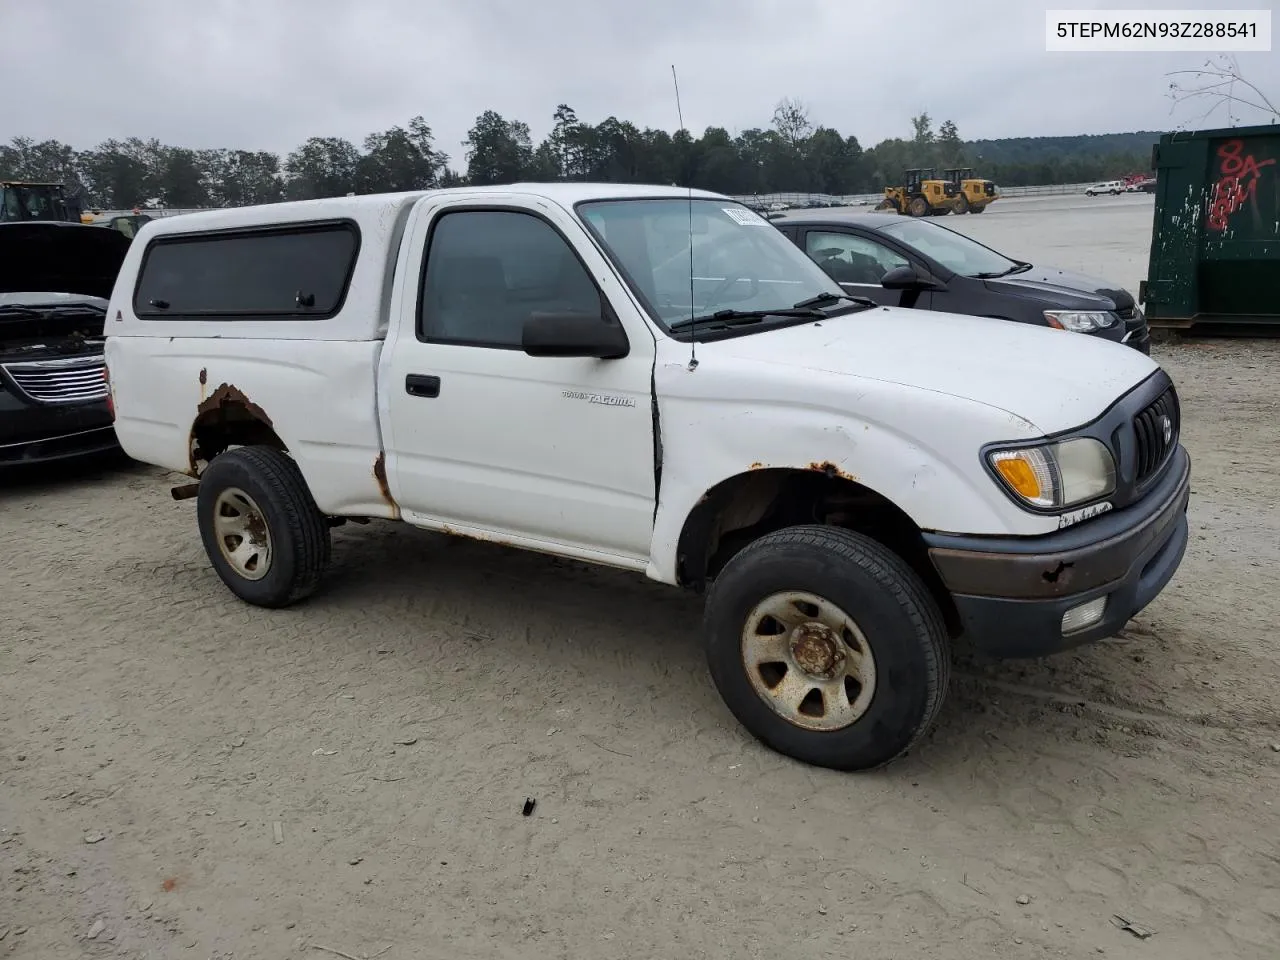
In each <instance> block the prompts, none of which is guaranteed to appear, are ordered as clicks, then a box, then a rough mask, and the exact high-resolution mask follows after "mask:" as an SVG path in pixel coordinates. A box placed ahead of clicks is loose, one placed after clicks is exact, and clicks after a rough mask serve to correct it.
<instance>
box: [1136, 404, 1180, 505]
mask: <svg viewBox="0 0 1280 960" xmlns="http://www.w3.org/2000/svg"><path fill="white" fill-rule="evenodd" d="M1179 419H1180V418H1179V408H1178V394H1177V391H1175V390H1174V389H1173V387H1172V386H1170V387H1169V389H1168V390H1166V391H1165V392H1164V393H1162V394H1161V395H1160V396H1159V398H1157V399H1156V401H1155V402H1154V403H1152V404H1150V405H1149V406H1148V407H1146V409H1144V410H1143V411H1142V412H1141V413H1139V414H1138V415H1137V416H1136V417H1134V418H1133V432H1134V436H1135V438H1136V440H1137V451H1138V471H1137V476H1136V478H1135V480H1136V482H1137V483H1138V485H1139V486H1141V485H1142V484H1143V483H1145V482H1146V481H1147V480H1149V479H1151V477H1153V476H1154V475H1155V474H1156V473H1157V472H1158V471H1159V470H1160V468H1161V467H1163V466H1164V465H1165V463H1167V462H1168V460H1169V457H1170V455H1171V454H1172V453H1173V451H1174V448H1175V447H1177V445H1178V429H1179V426H1180V423H1179Z"/></svg>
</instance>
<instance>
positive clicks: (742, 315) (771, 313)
mask: <svg viewBox="0 0 1280 960" xmlns="http://www.w3.org/2000/svg"><path fill="white" fill-rule="evenodd" d="M767 317H813V319H815V320H825V319H826V317H827V315H826V314H825V313H823V312H822V311H821V310H819V309H818V308H817V307H781V308H779V309H777V310H717V311H716V312H715V313H709V314H707V315H706V316H705V317H689V318H688V319H686V320H677V321H676V322H675V323H670V324H668V325H667V329H668V330H670V331H671V332H672V333H676V332H678V331H680V330H689V329H692V328H693V327H695V326H699V327H700V326H702V325H703V324H706V325H707V326H709V327H738V326H745V325H746V324H749V323H759V322H760V321H762V320H764V319H766V318H767Z"/></svg>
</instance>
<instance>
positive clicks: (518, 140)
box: [0, 99, 1159, 209]
mask: <svg viewBox="0 0 1280 960" xmlns="http://www.w3.org/2000/svg"><path fill="white" fill-rule="evenodd" d="M552 121H553V124H552V128H551V132H550V133H549V134H548V136H547V137H546V138H545V139H544V140H542V142H541V143H537V144H535V143H534V141H533V137H532V135H531V134H530V130H529V126H528V124H526V123H524V122H522V121H519V120H508V119H506V118H504V117H503V116H501V115H500V114H498V113H497V112H495V111H493V110H486V111H485V112H484V113H482V114H480V116H478V117H477V118H476V120H475V124H474V125H473V126H472V127H471V129H470V131H469V132H468V135H467V140H466V142H465V144H464V155H463V157H462V158H461V162H460V163H458V164H453V162H452V160H451V158H450V157H449V156H448V155H447V154H446V153H444V152H443V151H441V150H440V149H439V148H438V147H437V144H436V140H435V135H434V134H433V132H432V130H431V127H430V126H429V125H428V124H427V122H426V120H425V119H424V118H422V117H420V116H419V117H414V118H413V119H412V120H410V121H409V122H408V124H406V125H405V126H394V127H392V128H391V129H389V130H385V131H382V132H381V133H373V134H370V135H369V136H367V137H365V138H364V141H363V142H362V143H361V144H360V145H357V144H355V143H352V142H351V141H349V140H345V139H342V138H340V137H312V138H310V139H309V140H307V141H306V142H305V143H303V144H302V145H300V146H299V147H298V148H297V149H296V150H293V151H291V152H290V153H288V154H286V155H285V156H283V157H281V156H279V155H278V154H275V153H271V152H268V151H261V150H256V151H255V150H237V149H221V150H193V149H189V148H186V147H175V146H168V145H166V144H162V143H160V142H159V141H158V140H154V139H153V140H143V139H140V138H137V137H131V138H128V139H124V140H107V141H105V142H103V143H100V144H99V145H98V146H96V147H94V148H93V149H90V150H76V149H75V148H73V147H72V146H70V145H68V144H65V143H61V142H58V141H56V140H47V141H43V142H36V141H34V140H32V139H30V138H25V137H16V138H15V139H13V140H12V141H11V142H10V143H9V144H7V145H3V146H0V177H4V178H9V179H24V180H42V181H56V182H61V183H64V184H66V185H67V186H68V188H69V189H70V190H72V191H73V192H76V193H79V194H80V196H81V197H82V199H83V200H84V201H85V203H86V206H90V207H99V208H104V209H130V208H133V207H138V206H161V207H171V208H192V207H224V206H243V205H246V204H254V203H271V202H276V201H280V200H303V199H312V198H316V197H331V196H343V195H345V194H347V193H357V194H361V193H381V192H393V191H400V190H421V189H428V188H433V187H448V186H462V185H466V184H472V185H485V184H502V183H514V182H517V181H522V180H524V181H548V180H583V181H586V180H590V181H608V182H624V183H626V182H630V183H663V184H667V183H674V184H679V185H681V186H686V185H687V186H693V187H700V188H703V189H707V190H714V191H717V192H720V193H725V194H730V195H747V194H766V193H784V192H788V193H789V192H794V193H825V194H832V195H837V196H841V195H848V194H860V193H878V192H880V191H881V190H882V189H883V188H884V187H885V186H886V185H893V184H897V183H900V182H901V178H902V173H903V171H904V170H905V169H908V168H912V167H936V168H938V169H939V171H941V170H942V169H943V168H945V167H957V166H967V167H973V168H974V169H975V172H976V173H977V174H978V175H979V176H984V177H987V178H989V179H992V180H995V181H996V182H997V183H999V184H1001V185H1003V186H1020V185H1026V184H1048V183H1079V182H1084V181H1093V180H1106V179H1112V178H1116V177H1119V176H1122V175H1124V174H1128V173H1133V172H1139V171H1145V170H1147V169H1148V168H1149V165H1150V153H1151V145H1152V144H1154V143H1155V142H1156V141H1157V140H1158V139H1159V134H1158V133H1132V134H1112V135H1105V136H1079V137H1051V138H1045V137H1032V138H1018V139H1011V140H981V141H971V142H966V141H964V140H962V139H961V137H960V133H959V130H958V129H957V127H956V125H955V123H953V122H951V121H949V120H948V121H945V122H943V123H941V124H939V125H938V126H937V127H936V129H935V126H934V121H933V119H932V118H931V117H930V116H929V115H928V114H927V113H922V114H920V115H919V116H916V117H912V118H911V135H910V136H909V137H905V138H890V139H887V140H884V141H882V142H881V143H878V144H876V145H875V146H873V147H870V148H866V149H864V148H863V146H862V145H861V144H860V143H859V142H858V139H857V137H854V136H851V135H845V134H842V133H840V132H839V131H838V130H835V129H834V128H831V127H826V126H821V125H816V124H814V123H813V122H812V121H811V120H810V118H809V112H808V110H807V108H806V107H805V106H804V104H802V103H800V102H799V101H796V100H790V99H787V100H783V101H781V102H780V103H779V104H778V105H777V107H776V109H775V111H774V115H773V119H772V123H771V124H770V125H769V126H768V127H761V128H754V129H750V130H744V131H742V132H740V133H737V134H730V133H729V131H728V130H726V129H725V128H723V127H708V128H707V129H706V130H704V131H703V133H702V135H701V136H699V137H695V136H693V135H692V134H691V133H690V132H689V131H688V130H679V131H677V132H676V133H674V134H672V133H668V132H667V131H666V130H655V129H652V128H647V127H646V128H644V129H640V128H639V127H637V126H636V125H635V124H633V123H630V122H628V121H625V120H619V119H618V118H617V117H609V118H607V119H605V120H603V121H601V122H599V123H595V124H592V123H588V122H586V121H583V120H582V119H580V118H579V117H578V115H577V113H576V111H574V109H573V108H572V107H570V106H568V105H566V104H561V105H560V106H558V107H557V108H556V110H555V112H554V114H553V116H552Z"/></svg>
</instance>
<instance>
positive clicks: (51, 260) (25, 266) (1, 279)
mask: <svg viewBox="0 0 1280 960" xmlns="http://www.w3.org/2000/svg"><path fill="white" fill-rule="evenodd" d="M128 252H129V238H128V237H126V236H125V235H124V234H122V233H120V232H119V231H117V230H107V229H104V228H102V227H95V226H90V225H88V224H79V223H5V224H0V293H21V292H24V291H54V292H58V293H73V294H80V295H82V296H89V297H101V298H103V299H109V298H110V297H111V289H112V287H114V286H115V283H116V274H117V273H118V272H119V271H120V265H121V264H122V263H124V258H125V255H126V254H127V253H128Z"/></svg>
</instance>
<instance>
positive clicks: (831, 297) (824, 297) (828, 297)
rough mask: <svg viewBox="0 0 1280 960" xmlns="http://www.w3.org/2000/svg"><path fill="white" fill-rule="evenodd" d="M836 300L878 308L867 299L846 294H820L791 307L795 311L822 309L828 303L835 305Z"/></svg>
mask: <svg viewBox="0 0 1280 960" xmlns="http://www.w3.org/2000/svg"><path fill="white" fill-rule="evenodd" d="M837 300H848V301H849V302H850V303H857V304H862V305H863V306H867V307H878V306H880V304H878V303H876V302H875V301H874V300H871V299H868V298H867V297H854V296H850V295H849V294H847V293H820V294H818V295H817V296H816V297H810V298H809V299H808V300H801V301H800V302H799V303H797V304H794V305H793V306H794V308H795V309H796V310H803V309H804V308H805V307H823V306H826V305H827V304H829V303H835V302H836V301H837Z"/></svg>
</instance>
